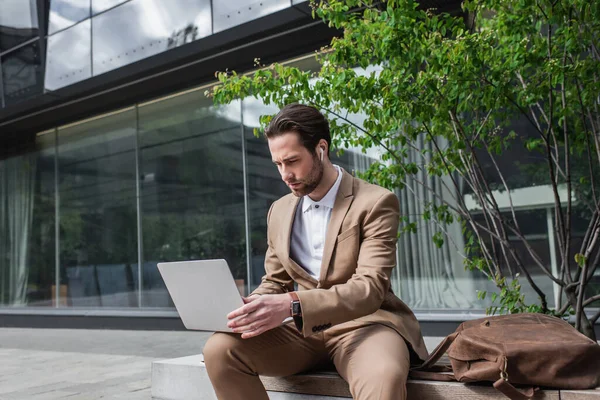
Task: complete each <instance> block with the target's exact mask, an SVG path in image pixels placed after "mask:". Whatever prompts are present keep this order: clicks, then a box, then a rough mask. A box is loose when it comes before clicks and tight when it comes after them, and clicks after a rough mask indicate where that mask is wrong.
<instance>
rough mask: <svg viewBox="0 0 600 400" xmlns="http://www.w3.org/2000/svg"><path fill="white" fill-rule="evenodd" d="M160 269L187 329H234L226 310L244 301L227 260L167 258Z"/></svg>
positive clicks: (228, 330) (220, 330) (230, 309)
mask: <svg viewBox="0 0 600 400" xmlns="http://www.w3.org/2000/svg"><path fill="white" fill-rule="evenodd" d="M158 270H159V271H160V274H161V276H162V278H163V280H164V281H165V285H166V286H167V290H168V291H169V294H170V295H171V298H172V299H173V303H175V307H176V308H177V311H178V312H179V316H180V317H181V320H182V321H183V324H184V325H185V327H186V328H187V329H193V330H200V331H215V332H232V330H231V329H229V328H228V327H227V322H228V320H227V314H229V313H230V312H232V311H233V310H235V309H237V308H240V307H241V306H243V305H244V302H243V301H242V297H241V296H240V292H239V291H238V289H237V286H236V285H235V282H234V280H233V276H232V275H231V271H230V270H229V266H228V265H227V261H225V260H199V261H178V262H165V263H159V264H158Z"/></svg>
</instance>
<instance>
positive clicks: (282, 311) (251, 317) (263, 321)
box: [227, 293, 292, 339]
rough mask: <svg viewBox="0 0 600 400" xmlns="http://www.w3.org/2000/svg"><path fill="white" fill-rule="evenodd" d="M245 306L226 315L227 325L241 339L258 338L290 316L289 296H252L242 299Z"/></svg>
mask: <svg viewBox="0 0 600 400" xmlns="http://www.w3.org/2000/svg"><path fill="white" fill-rule="evenodd" d="M243 299H244V303H246V304H245V305H243V306H242V307H240V308H238V309H237V310H235V311H232V312H231V313H229V314H228V315H227V318H228V319H229V320H230V321H229V322H228V323H227V326H228V327H229V328H232V329H233V331H234V332H237V333H241V334H242V339H248V338H251V337H254V336H258V335H260V334H261V333H264V332H266V331H268V330H270V329H273V328H276V327H278V326H279V325H281V323H282V322H283V320H285V319H286V318H287V317H289V316H291V313H290V302H291V300H292V298H291V297H290V295H289V294H287V293H286V294H265V295H262V296H259V295H253V296H250V297H246V298H243Z"/></svg>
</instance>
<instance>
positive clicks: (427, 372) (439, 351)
mask: <svg viewBox="0 0 600 400" xmlns="http://www.w3.org/2000/svg"><path fill="white" fill-rule="evenodd" d="M458 334H459V332H454V333H453V334H451V335H448V336H446V337H445V338H444V340H442V342H441V343H440V344H439V345H438V346H437V347H436V348H435V350H433V352H432V353H431V354H430V355H429V357H427V360H425V362H424V363H423V364H421V365H420V366H418V367H416V368H414V369H412V370H411V371H410V373H409V375H410V377H411V378H415V379H427V380H434V381H446V382H450V381H456V378H455V377H454V374H453V373H451V372H452V368H450V367H449V366H446V365H444V366H439V365H435V363H437V362H438V361H439V360H440V358H442V356H443V355H444V353H446V351H447V350H448V348H449V347H450V345H451V344H452V343H454V340H455V339H456V337H457V336H458Z"/></svg>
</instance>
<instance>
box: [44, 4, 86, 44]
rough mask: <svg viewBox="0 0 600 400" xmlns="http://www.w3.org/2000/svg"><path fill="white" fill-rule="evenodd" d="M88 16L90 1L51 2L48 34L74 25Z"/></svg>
mask: <svg viewBox="0 0 600 400" xmlns="http://www.w3.org/2000/svg"><path fill="white" fill-rule="evenodd" d="M89 16H90V0H51V2H50V24H49V26H48V33H49V34H50V35H52V34H53V33H54V32H56V31H59V30H62V29H65V28H68V27H70V26H72V25H75V24H76V23H77V22H79V21H83V20H84V19H86V18H89Z"/></svg>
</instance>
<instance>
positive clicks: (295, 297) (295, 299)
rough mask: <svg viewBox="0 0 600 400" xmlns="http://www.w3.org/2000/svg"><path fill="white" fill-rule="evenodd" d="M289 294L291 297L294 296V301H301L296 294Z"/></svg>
mask: <svg viewBox="0 0 600 400" xmlns="http://www.w3.org/2000/svg"><path fill="white" fill-rule="evenodd" d="M288 294H289V295H290V296H292V300H293V301H300V299H299V298H298V295H297V294H296V292H288Z"/></svg>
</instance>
